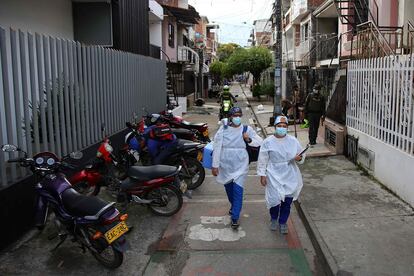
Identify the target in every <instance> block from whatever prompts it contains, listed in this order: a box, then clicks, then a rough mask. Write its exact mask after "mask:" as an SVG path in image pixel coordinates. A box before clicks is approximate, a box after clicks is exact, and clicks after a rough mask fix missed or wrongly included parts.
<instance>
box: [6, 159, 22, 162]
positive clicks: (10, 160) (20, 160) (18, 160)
mask: <svg viewBox="0 0 414 276" xmlns="http://www.w3.org/2000/svg"><path fill="white" fill-rule="evenodd" d="M23 160H24V159H22V158H12V159H9V160H7V163H17V162H22V161H23Z"/></svg>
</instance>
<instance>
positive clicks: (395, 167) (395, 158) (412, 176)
mask: <svg viewBox="0 0 414 276" xmlns="http://www.w3.org/2000/svg"><path fill="white" fill-rule="evenodd" d="M347 131H348V134H350V135H354V136H356V137H358V138H359V141H358V145H359V146H362V147H364V148H366V149H369V150H371V151H373V152H374V153H375V162H374V171H373V174H374V176H375V177H376V178H377V179H378V180H379V181H380V182H381V183H383V184H384V185H385V186H387V187H388V188H389V189H390V190H392V191H393V192H395V193H396V194H397V195H398V196H399V197H401V198H402V199H403V200H405V201H407V202H408V203H409V204H410V205H411V206H414V170H413V168H414V157H413V156H410V155H409V154H407V153H404V152H402V151H399V150H397V149H395V148H393V147H392V146H389V145H387V144H385V143H383V142H381V141H380V140H378V139H374V138H372V137H371V136H368V135H366V134H364V133H362V132H360V131H358V130H355V129H353V128H349V127H348V129H347Z"/></svg>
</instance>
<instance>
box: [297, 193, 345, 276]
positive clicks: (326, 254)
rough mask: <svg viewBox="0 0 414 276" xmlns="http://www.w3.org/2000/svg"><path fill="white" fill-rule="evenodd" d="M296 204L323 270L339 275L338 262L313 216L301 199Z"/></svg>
mask: <svg viewBox="0 0 414 276" xmlns="http://www.w3.org/2000/svg"><path fill="white" fill-rule="evenodd" d="M294 204H295V207H296V210H297V211H298V214H299V217H300V218H301V219H302V222H303V224H304V225H305V228H306V232H307V233H308V235H309V238H310V240H311V242H312V245H313V247H314V248H315V251H316V254H317V256H318V258H319V261H320V263H321V265H322V268H323V271H324V272H325V274H326V275H328V276H334V275H338V272H339V268H338V265H337V264H336V261H335V258H334V257H333V255H332V253H331V251H330V250H329V247H328V245H327V244H326V243H325V241H324V239H323V238H322V235H321V234H320V233H319V231H318V228H317V227H316V225H315V223H314V222H313V220H312V218H311V216H310V215H309V213H308V212H307V211H306V208H305V206H304V204H303V203H301V202H300V201H299V200H297V201H295V202H294Z"/></svg>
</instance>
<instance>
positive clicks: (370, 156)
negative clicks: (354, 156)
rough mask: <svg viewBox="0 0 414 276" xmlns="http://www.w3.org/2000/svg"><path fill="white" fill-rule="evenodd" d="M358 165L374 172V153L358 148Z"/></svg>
mask: <svg viewBox="0 0 414 276" xmlns="http://www.w3.org/2000/svg"><path fill="white" fill-rule="evenodd" d="M358 163H359V164H361V165H362V166H363V167H364V168H366V169H368V170H370V171H374V169H375V166H374V165H375V153H374V152H373V151H372V150H369V149H367V148H364V147H361V146H359V147H358Z"/></svg>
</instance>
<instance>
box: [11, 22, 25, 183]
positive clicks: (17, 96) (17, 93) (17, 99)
mask: <svg viewBox="0 0 414 276" xmlns="http://www.w3.org/2000/svg"><path fill="white" fill-rule="evenodd" d="M10 38H11V58H12V68H13V88H14V92H13V94H14V106H15V119H16V135H17V145H19V147H23V132H22V124H23V120H22V111H21V105H22V101H21V94H22V88H21V86H20V84H21V80H20V77H19V76H20V74H19V71H20V70H19V62H18V54H19V53H18V52H19V47H18V45H17V33H16V31H15V30H10ZM10 115H11V114H10ZM19 175H20V176H23V175H25V169H24V168H23V167H20V169H19Z"/></svg>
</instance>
